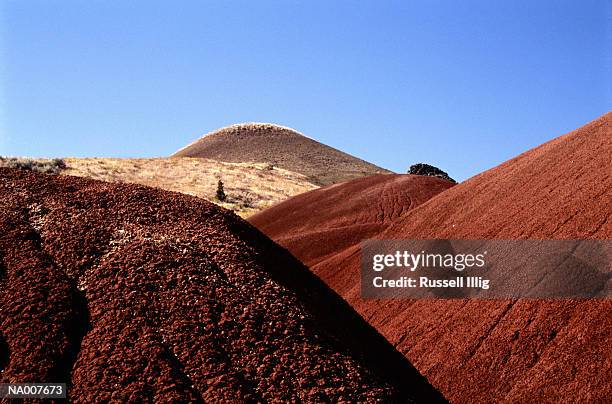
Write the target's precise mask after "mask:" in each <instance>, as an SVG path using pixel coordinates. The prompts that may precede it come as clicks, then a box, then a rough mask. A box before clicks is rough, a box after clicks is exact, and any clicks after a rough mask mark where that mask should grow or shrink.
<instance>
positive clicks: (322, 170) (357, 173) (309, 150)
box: [174, 123, 391, 185]
mask: <svg viewBox="0 0 612 404" xmlns="http://www.w3.org/2000/svg"><path fill="white" fill-rule="evenodd" d="M174 156H177V157H204V158H209V159H214V160H219V161H229V162H236V163H244V162H250V161H255V162H265V163H270V164H273V165H274V166H276V167H281V168H284V169H286V170H290V171H293V172H296V173H301V174H304V175H306V176H307V177H308V179H309V180H310V181H311V182H312V183H314V184H317V185H329V184H335V183H338V182H344V181H348V180H352V179H355V178H361V177H367V176H370V175H374V174H389V173H391V171H389V170H385V169H384V168H381V167H378V166H375V165H374V164H372V163H368V162H367V161H364V160H362V159H359V158H357V157H354V156H351V155H350V154H347V153H344V152H342V151H340V150H337V149H334V148H333V147H329V146H327V145H325V144H322V143H319V142H317V141H316V140H313V139H311V138H309V137H307V136H304V135H303V134H301V133H299V132H297V131H295V130H293V129H290V128H286V127H284V126H279V125H274V124H269V123H243V124H237V125H231V126H228V127H225V128H221V129H218V130H215V131H213V132H210V133H208V134H206V135H204V136H203V137H202V138H200V139H198V140H196V141H195V142H193V143H191V144H190V145H188V146H186V147H184V148H182V149H180V150H179V151H177V152H176V153H175V154H174Z"/></svg>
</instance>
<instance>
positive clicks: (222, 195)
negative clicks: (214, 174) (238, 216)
mask: <svg viewBox="0 0 612 404" xmlns="http://www.w3.org/2000/svg"><path fill="white" fill-rule="evenodd" d="M215 196H216V198H217V200H219V201H221V202H224V201H225V200H226V199H227V196H226V195H225V191H224V190H223V181H221V180H219V181H218V182H217V192H216V193H215Z"/></svg>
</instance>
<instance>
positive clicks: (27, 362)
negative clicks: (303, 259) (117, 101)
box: [0, 169, 442, 402]
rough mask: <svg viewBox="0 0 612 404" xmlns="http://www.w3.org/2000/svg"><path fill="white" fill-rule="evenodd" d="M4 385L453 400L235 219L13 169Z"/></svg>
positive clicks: (1, 205)
mask: <svg viewBox="0 0 612 404" xmlns="http://www.w3.org/2000/svg"><path fill="white" fill-rule="evenodd" d="M0 382H2V383H6V382H67V383H68V384H69V391H68V392H69V398H70V400H72V401H74V402H108V401H115V402H143V401H160V402H185V401H192V402H193V401H195V402H197V401H200V402H246V401H249V402H251V401H262V402H264V401H270V402H276V401H287V402H297V401H306V402H314V401H319V402H320V401H332V402H337V401H364V402H375V401H385V402H386V401H400V402H404V401H411V400H412V399H414V400H416V401H430V400H434V401H435V400H442V397H441V396H440V395H439V393H437V392H436V391H435V390H434V389H433V388H432V387H431V386H430V385H429V384H428V383H427V381H426V380H425V379H424V378H423V377H422V376H420V375H419V374H418V373H417V372H416V371H415V370H414V368H413V367H412V366H411V365H410V364H409V362H407V361H406V360H405V358H404V357H403V356H402V355H401V354H400V353H398V352H397V351H396V350H395V349H394V348H393V347H392V346H391V345H390V344H388V342H387V341H385V340H384V338H383V337H382V336H380V334H378V333H376V331H374V329H373V328H372V327H370V326H369V325H368V324H367V323H366V322H365V321H363V320H362V319H361V318H360V317H359V316H358V315H357V314H356V313H355V312H354V311H353V310H352V309H351V308H350V306H348V305H347V304H346V303H345V302H344V301H343V300H342V299H340V298H339V296H337V295H336V294H335V293H334V292H333V291H331V290H330V289H329V288H328V287H326V286H325V285H324V284H323V283H322V282H321V281H320V280H319V279H318V278H316V277H315V276H313V275H312V274H311V273H310V272H309V271H308V269H307V268H306V267H304V266H303V265H302V264H301V263H299V262H298V261H297V260H296V259H295V258H293V257H292V256H291V255H289V254H288V253H287V252H286V251H285V250H284V249H282V248H281V247H279V246H277V245H276V244H274V243H273V242H272V241H270V240H269V239H268V238H266V237H265V236H263V234H261V233H260V232H259V231H257V230H256V229H255V228H253V227H252V226H250V225H249V224H248V223H246V222H244V221H243V220H242V219H240V218H238V217H237V216H235V215H234V214H232V213H231V212H229V211H226V210H224V209H221V208H219V207H217V206H215V205H213V204H211V203H208V202H206V201H204V200H200V199H197V198H193V197H189V196H186V195H181V194H177V193H171V192H165V191H161V190H155V189H152V188H146V187H143V186H137V185H119V184H108V183H103V182H98V181H93V180H89V179H83V178H75V177H63V176H62V177H59V176H50V175H45V174H35V173H31V172H27V171H20V170H13V169H0Z"/></svg>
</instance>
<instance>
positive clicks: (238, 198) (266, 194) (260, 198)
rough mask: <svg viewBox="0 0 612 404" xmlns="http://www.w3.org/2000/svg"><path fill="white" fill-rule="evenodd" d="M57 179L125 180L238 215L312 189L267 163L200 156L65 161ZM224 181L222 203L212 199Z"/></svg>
mask: <svg viewBox="0 0 612 404" xmlns="http://www.w3.org/2000/svg"><path fill="white" fill-rule="evenodd" d="M65 161H66V165H67V166H68V167H67V169H66V170H63V171H62V173H61V174H62V175H76V176H79V177H89V178H94V179H98V180H102V181H109V182H130V183H135V184H142V185H148V186H152V187H157V188H162V189H165V190H168V191H175V192H182V193H184V194H189V195H193V196H197V197H200V198H204V199H207V200H209V201H211V202H213V203H216V204H217V205H220V206H223V207H224V208H226V209H230V210H233V211H234V212H236V213H237V214H239V215H240V216H242V217H248V216H250V215H252V214H253V213H257V212H259V211H261V210H262V209H265V208H267V207H269V206H271V205H273V204H275V203H278V202H281V201H284V200H285V199H287V198H289V197H291V196H294V195H297V194H301V193H303V192H306V191H310V190H312V189H315V188H317V186H316V185H314V184H313V183H311V182H310V181H309V180H308V178H307V177H306V176H305V175H303V174H298V173H295V172H292V171H288V170H285V169H282V168H279V167H274V168H273V169H272V170H270V169H269V164H268V163H227V162H222V161H216V160H210V159H203V158H189V157H181V158H149V159H147V158H143V159H119V158H67V159H65ZM220 178H222V179H223V192H224V193H225V195H226V199H225V200H224V201H220V200H218V199H217V197H216V190H217V187H218V185H219V184H218V181H219V179H220Z"/></svg>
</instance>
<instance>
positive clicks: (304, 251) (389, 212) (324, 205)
mask: <svg viewBox="0 0 612 404" xmlns="http://www.w3.org/2000/svg"><path fill="white" fill-rule="evenodd" d="M453 185H454V183H452V182H450V181H446V180H443V179H440V178H436V177H425V176H419V175H408V174H388V175H374V176H370V177H366V178H358V179H356V180H352V181H348V182H345V183H341V184H336V185H330V186H327V187H325V188H319V189H315V190H313V191H310V192H306V193H303V194H300V195H297V196H294V197H292V198H290V199H288V200H286V201H284V202H281V203H278V204H276V205H274V206H273V207H271V208H269V209H266V210H264V211H262V212H260V213H258V214H256V215H253V216H251V217H250V218H249V222H250V223H251V224H253V225H254V226H255V227H257V228H258V229H259V230H261V231H262V232H264V234H266V235H267V236H268V237H270V238H271V239H273V240H274V241H276V242H277V243H279V244H280V245H282V246H283V247H285V248H287V249H288V250H289V251H291V253H292V254H293V255H294V256H296V257H297V258H298V259H300V260H301V261H302V262H303V263H304V264H306V265H308V266H313V265H316V264H317V263H318V262H320V261H321V260H324V259H325V258H328V257H329V256H330V254H337V253H338V252H339V251H342V250H344V249H346V248H348V247H350V246H352V245H355V244H358V243H359V242H360V241H361V240H365V239H368V238H371V237H373V236H374V235H375V234H378V233H380V232H382V231H383V230H385V229H386V228H387V227H389V226H390V225H391V224H392V223H393V221H394V220H397V219H398V218H399V217H400V216H401V215H403V214H405V213H406V212H408V211H409V210H410V209H414V208H415V207H417V206H419V205H420V204H422V203H423V202H425V201H427V200H428V199H430V198H431V197H432V196H434V195H436V194H438V193H440V192H442V191H444V190H446V189H448V188H450V187H451V186H453Z"/></svg>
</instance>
